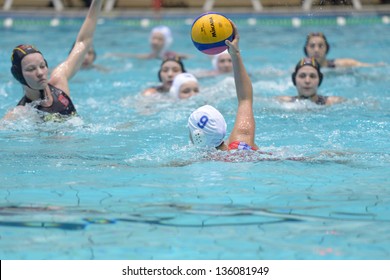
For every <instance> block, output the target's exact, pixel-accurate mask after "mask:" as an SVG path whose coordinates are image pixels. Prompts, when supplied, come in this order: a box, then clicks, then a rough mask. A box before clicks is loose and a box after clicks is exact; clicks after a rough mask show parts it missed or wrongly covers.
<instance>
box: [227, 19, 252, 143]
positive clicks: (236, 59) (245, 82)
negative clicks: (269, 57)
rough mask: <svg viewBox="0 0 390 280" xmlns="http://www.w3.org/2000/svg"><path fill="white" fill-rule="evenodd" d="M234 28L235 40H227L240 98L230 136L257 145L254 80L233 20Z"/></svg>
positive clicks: (231, 138)
mask: <svg viewBox="0 0 390 280" xmlns="http://www.w3.org/2000/svg"><path fill="white" fill-rule="evenodd" d="M231 23H232V25H233V29H234V39H233V41H231V42H230V41H228V40H226V42H225V43H226V45H227V46H228V51H229V53H230V56H231V57H232V63H233V73H234V81H235V85H236V93H237V99H238V109H237V115H236V120H235V123H234V127H233V130H232V132H231V134H230V137H229V143H231V142H233V141H243V142H245V143H247V144H249V145H251V146H252V147H257V146H256V144H255V143H254V139H255V128H256V124H255V119H254V116H253V88H252V82H251V79H250V78H249V75H248V73H247V71H246V69H245V66H244V63H243V61H242V57H241V53H240V49H239V46H238V42H239V40H240V35H239V34H238V30H237V27H236V25H235V24H234V23H233V22H231Z"/></svg>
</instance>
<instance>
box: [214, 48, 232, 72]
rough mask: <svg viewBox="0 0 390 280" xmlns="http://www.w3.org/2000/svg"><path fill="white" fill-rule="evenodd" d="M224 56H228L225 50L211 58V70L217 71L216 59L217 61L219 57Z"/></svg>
mask: <svg viewBox="0 0 390 280" xmlns="http://www.w3.org/2000/svg"><path fill="white" fill-rule="evenodd" d="M224 54H229V52H228V51H227V50H224V51H223V52H221V53H219V54H216V55H214V56H213V59H212V60H211V64H212V65H213V68H214V69H215V70H218V59H219V57H220V56H221V55H224Z"/></svg>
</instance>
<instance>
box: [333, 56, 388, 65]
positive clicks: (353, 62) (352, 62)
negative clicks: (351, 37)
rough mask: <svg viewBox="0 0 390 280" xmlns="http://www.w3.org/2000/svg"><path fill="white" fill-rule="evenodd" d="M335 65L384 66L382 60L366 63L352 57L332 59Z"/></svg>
mask: <svg viewBox="0 0 390 280" xmlns="http://www.w3.org/2000/svg"><path fill="white" fill-rule="evenodd" d="M334 63H335V65H336V67H375V66H384V65H385V64H384V63H383V62H379V63H366V62H360V61H357V60H355V59H352V58H337V59H335V61H334Z"/></svg>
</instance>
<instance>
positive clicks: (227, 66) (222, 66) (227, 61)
mask: <svg viewBox="0 0 390 280" xmlns="http://www.w3.org/2000/svg"><path fill="white" fill-rule="evenodd" d="M217 69H218V71H219V72H221V73H230V72H232V71H233V63H232V58H231V57H230V54H229V53H223V54H220V55H219V56H218V60H217Z"/></svg>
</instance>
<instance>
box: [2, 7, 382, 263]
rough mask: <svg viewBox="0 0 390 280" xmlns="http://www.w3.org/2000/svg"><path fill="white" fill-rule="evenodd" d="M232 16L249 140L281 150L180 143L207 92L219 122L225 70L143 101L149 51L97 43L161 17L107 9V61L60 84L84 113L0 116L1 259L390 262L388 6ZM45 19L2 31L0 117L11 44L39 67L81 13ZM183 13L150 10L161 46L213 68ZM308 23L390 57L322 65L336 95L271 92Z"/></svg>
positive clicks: (125, 39)
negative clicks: (189, 93) (169, 44)
mask: <svg viewBox="0 0 390 280" xmlns="http://www.w3.org/2000/svg"><path fill="white" fill-rule="evenodd" d="M248 17H249V20H248ZM231 18H232V19H233V20H234V21H235V22H236V23H237V25H238V27H239V30H240V34H241V49H242V54H243V57H244V61H245V63H246V65H247V68H248V71H249V72H250V73H251V78H252V81H253V86H254V95H255V97H254V98H255V104H254V111H255V118H256V123H257V129H256V142H257V143H258V145H259V146H260V147H261V149H263V150H266V151H269V152H272V153H274V156H273V157H272V159H275V158H276V159H280V160H264V158H259V157H257V158H250V159H248V161H246V162H220V161H211V160H208V159H207V157H208V154H207V153H206V152H204V151H199V150H196V149H195V148H194V147H192V146H191V145H190V144H189V139H188V131H187V128H186V121H187V118H188V115H189V114H190V112H191V111H192V110H193V109H194V108H196V107H198V106H200V105H203V104H205V103H208V104H211V105H213V106H215V107H217V108H218V109H219V110H220V111H221V112H222V113H223V115H224V116H225V118H226V121H227V123H228V130H229V131H230V129H231V128H232V125H233V121H234V114H235V108H236V100H235V93H234V89H233V81H232V79H231V78H230V77H226V76H225V77H217V78H210V79H204V80H201V85H202V88H201V94H199V95H198V96H196V97H195V98H193V99H191V100H186V101H179V102H167V101H164V100H159V101H157V102H156V101H154V102H150V101H147V100H144V99H143V98H141V97H140V96H139V93H140V92H141V91H142V90H143V89H144V88H146V87H148V86H150V85H153V84H155V83H157V75H156V73H157V69H158V67H159V62H158V61H137V60H135V59H131V58H128V59H123V58H115V57H110V56H108V55H107V54H108V53H119V52H128V53H140V52H144V51H145V50H146V49H148V47H147V42H148V34H149V31H150V29H151V27H152V26H154V25H155V24H159V23H161V22H156V21H153V20H151V21H150V22H149V25H148V24H147V23H148V21H146V20H140V19H137V18H131V19H125V18H123V19H121V18H119V19H105V20H103V21H102V22H100V24H99V26H98V28H97V31H96V39H95V46H96V49H97V52H98V59H97V64H100V65H104V66H106V67H108V68H109V69H110V71H109V72H108V73H101V72H98V71H94V70H91V71H81V72H79V73H78V74H77V76H76V77H74V79H73V80H72V82H71V84H70V87H71V92H72V99H73V102H74V103H75V105H76V107H77V110H78V112H79V114H80V117H76V118H73V119H72V120H70V121H67V122H65V123H57V122H47V123H39V124H37V123H36V122H35V121H34V120H33V119H32V118H26V119H24V120H22V121H20V122H18V123H12V122H11V123H6V122H1V125H2V129H1V130H0V155H1V156H0V166H1V170H0V175H1V176H0V180H1V181H0V258H1V259H389V258H390V183H389V170H390V169H389V168H390V144H389V139H390V133H389V132H390V129H389V128H390V124H389V120H390V111H389V108H390V89H389V84H390V76H389V70H390V66H389V64H390V60H389V55H388V52H389V46H390V29H389V26H388V16H386V15H372V14H369V15H364V14H363V15H359V16H356V15H354V16H349V15H346V17H345V18H341V19H340V18H337V17H336V16H328V17H307V16H301V17H300V16H297V19H301V25H300V26H294V25H293V24H292V22H295V23H296V22H297V19H294V20H292V17H287V16H284V17H282V16H280V17H276V16H269V17H260V16H257V17H256V16H253V17H252V16H251V15H231ZM343 19H344V20H346V24H345V25H343V24H342V23H343V22H344V21H343ZM51 20H52V19H51V18H36V19H34V18H33V19H31V17H24V18H20V17H15V18H13V26H12V27H8V28H7V27H0V37H1V39H0V40H1V49H0V61H1V62H0V80H1V83H0V115H2V116H3V115H4V114H5V113H6V112H7V111H8V110H9V109H11V108H12V107H13V106H14V105H15V104H16V103H17V101H18V100H19V99H20V98H21V87H20V85H18V84H17V82H16V81H15V80H13V78H12V76H11V74H10V72H9V66H10V63H9V57H10V53H11V50H12V49H13V47H14V46H16V45H18V44H20V43H32V44H35V45H36V46H38V48H40V50H41V51H42V52H43V53H44V54H45V57H46V58H47V60H48V62H49V65H51V66H54V65H57V64H58V63H59V62H61V61H62V60H63V59H64V58H65V57H66V55H67V54H68V51H69V48H70V46H71V45H72V42H73V40H74V38H75V36H76V34H77V31H78V28H79V26H80V24H81V19H80V18H62V19H60V24H59V25H58V26H57V25H56V24H55V25H56V26H51V25H50V23H53V22H52V21H51ZM190 21H191V17H188V18H187V17H179V16H175V17H172V18H168V19H162V23H164V24H168V25H169V26H170V27H171V28H172V30H173V32H174V36H175V41H174V44H173V48H174V49H175V50H177V51H179V52H184V53H189V54H191V55H192V56H193V57H192V58H191V59H188V60H187V61H185V65H186V68H187V70H189V71H197V70H199V69H206V68H208V69H210V68H211V64H210V62H209V60H208V58H207V57H206V56H205V55H202V54H201V53H200V52H197V51H196V50H195V48H194V47H193V45H192V42H191V41H190V39H189V25H188V22H190ZM0 22H1V23H2V25H4V23H5V22H7V19H6V18H5V17H3V18H0ZM298 22H299V21H298ZM337 23H339V24H337ZM340 23H341V24H340ZM311 31H321V32H324V33H325V34H326V35H327V37H328V40H329V43H330V45H331V51H330V53H329V57H330V58H341V57H350V58H355V59H357V60H361V61H365V62H385V63H386V65H385V66H383V67H377V68H359V69H349V70H324V73H325V78H324V82H323V84H322V86H321V88H320V92H321V93H322V94H324V95H337V96H343V97H345V98H347V99H348V101H347V102H345V103H343V104H340V105H335V106H333V107H326V108H325V107H318V106H315V105H311V104H299V105H296V104H294V105H293V106H291V105H290V106H287V105H281V104H278V103H276V102H275V101H274V97H275V96H277V95H294V94H295V88H294V87H293V85H292V83H291V79H290V75H291V72H292V69H293V67H294V66H295V64H296V62H297V61H298V60H299V59H300V58H301V57H302V56H303V52H302V47H303V44H304V40H305V36H306V34H307V33H308V32H311ZM288 157H305V158H306V160H304V161H291V160H285V159H286V158H288ZM265 159H269V158H265ZM232 160H233V161H234V160H235V159H234V158H233V159H232Z"/></svg>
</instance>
